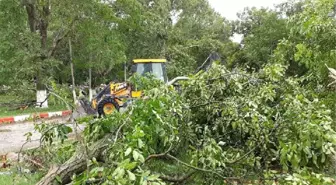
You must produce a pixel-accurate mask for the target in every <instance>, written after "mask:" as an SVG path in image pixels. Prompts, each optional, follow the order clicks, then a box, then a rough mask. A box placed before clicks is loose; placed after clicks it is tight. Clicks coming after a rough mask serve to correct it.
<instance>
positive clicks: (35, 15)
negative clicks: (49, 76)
mask: <svg viewBox="0 0 336 185" xmlns="http://www.w3.org/2000/svg"><path fill="white" fill-rule="evenodd" d="M22 2H23V4H24V6H25V9H26V12H27V17H28V25H29V28H30V31H31V32H32V33H36V31H37V29H39V31H40V40H41V51H42V52H41V54H40V59H41V61H39V62H41V63H43V62H44V61H45V59H47V39H48V25H49V22H48V17H49V15H50V0H47V1H46V2H45V4H44V5H43V6H42V10H41V11H39V8H38V7H37V6H38V5H37V4H36V2H35V1H29V0H26V1H22ZM36 70H37V71H36V106H37V107H48V101H47V91H46V88H45V86H44V84H43V82H42V80H41V79H42V74H41V73H42V69H41V68H40V67H39V66H37V68H36Z"/></svg>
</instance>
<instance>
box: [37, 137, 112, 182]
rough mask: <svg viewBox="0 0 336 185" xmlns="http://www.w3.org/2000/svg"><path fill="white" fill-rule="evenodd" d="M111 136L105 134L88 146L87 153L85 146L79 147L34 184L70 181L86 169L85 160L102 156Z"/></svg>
mask: <svg viewBox="0 0 336 185" xmlns="http://www.w3.org/2000/svg"><path fill="white" fill-rule="evenodd" d="M111 138H112V136H111V135H110V134H107V135H106V136H105V137H104V138H103V139H101V140H98V141H97V142H95V143H94V144H92V145H91V147H89V148H88V154H86V152H85V148H83V147H79V148H78V149H77V151H76V153H75V154H74V155H73V156H72V157H71V158H70V159H69V160H68V161H66V162H65V163H64V164H62V165H60V166H53V167H51V168H50V170H49V171H48V173H47V174H46V175H45V176H44V177H43V178H42V179H41V180H40V181H39V182H38V183H37V184H36V185H50V184H54V183H56V182H58V181H59V180H60V181H61V184H67V183H70V182H71V177H72V176H73V175H74V174H78V173H82V172H83V171H85V169H87V160H89V159H92V158H93V157H94V158H96V159H101V158H102V152H103V151H104V150H105V149H106V148H107V146H108V143H109V141H108V140H111Z"/></svg>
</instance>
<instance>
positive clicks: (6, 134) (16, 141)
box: [0, 117, 83, 156]
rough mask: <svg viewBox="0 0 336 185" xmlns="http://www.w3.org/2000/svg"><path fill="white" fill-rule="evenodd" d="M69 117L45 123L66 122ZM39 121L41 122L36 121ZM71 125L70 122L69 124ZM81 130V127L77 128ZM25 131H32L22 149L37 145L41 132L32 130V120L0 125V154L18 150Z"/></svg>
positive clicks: (24, 140)
mask: <svg viewBox="0 0 336 185" xmlns="http://www.w3.org/2000/svg"><path fill="white" fill-rule="evenodd" d="M68 120H69V117H63V118H57V119H52V120H47V121H45V122H46V123H50V124H55V123H67V122H68ZM38 123H41V122H37V124H38ZM70 125H72V124H70ZM78 129H79V130H82V129H83V127H82V126H81V128H78ZM27 132H32V134H33V135H32V137H31V140H32V141H31V142H29V143H27V144H25V146H24V149H30V148H35V147H37V146H39V139H40V137H41V134H40V133H38V132H36V131H35V130H34V123H33V122H25V123H15V124H8V125H0V156H1V155H5V154H7V153H8V152H18V151H20V149H21V147H22V145H23V144H24V143H26V136H24V135H25V134H26V133H27Z"/></svg>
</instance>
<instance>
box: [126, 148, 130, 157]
mask: <svg viewBox="0 0 336 185" xmlns="http://www.w3.org/2000/svg"><path fill="white" fill-rule="evenodd" d="M131 152H132V148H127V150H126V151H125V156H128V155H129V154H130V153H131Z"/></svg>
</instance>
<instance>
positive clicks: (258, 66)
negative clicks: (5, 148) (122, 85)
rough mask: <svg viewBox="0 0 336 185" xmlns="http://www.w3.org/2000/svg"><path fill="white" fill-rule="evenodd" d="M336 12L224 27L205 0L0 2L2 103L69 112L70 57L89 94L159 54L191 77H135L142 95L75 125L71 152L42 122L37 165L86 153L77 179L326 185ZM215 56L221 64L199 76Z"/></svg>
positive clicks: (260, 15)
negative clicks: (49, 105) (9, 100)
mask: <svg viewBox="0 0 336 185" xmlns="http://www.w3.org/2000/svg"><path fill="white" fill-rule="evenodd" d="M335 7H336V2H335V0H298V1H288V2H284V3H282V4H279V5H277V6H275V8H274V9H266V8H261V9H257V8H253V7H250V8H246V9H245V10H244V11H243V12H241V13H240V14H239V15H238V20H235V21H231V22H230V21H228V20H226V19H225V18H223V17H222V16H221V15H219V14H218V13H216V12H215V11H214V10H213V9H212V8H211V7H210V5H209V3H208V1H207V0H183V1H176V0H157V1H152V0H113V1H107V0H106V1H94V0H80V1H73V0H59V1H49V0H36V1H34V0H22V1H15V0H1V1H0V25H1V26H0V94H1V93H6V94H8V93H14V94H15V95H20V96H22V97H25V98H27V99H32V97H33V96H32V94H33V93H35V90H36V89H41V88H42V89H43V88H44V87H45V86H48V87H51V88H52V89H53V90H54V93H57V94H59V95H60V97H63V99H62V102H63V103H64V102H66V103H67V104H69V105H70V104H71V103H69V102H67V101H69V99H71V98H70V97H71V93H70V92H69V89H68V86H69V84H71V69H70V63H71V62H73V64H74V78H75V81H76V84H79V85H87V84H88V81H89V77H88V76H89V71H91V72H92V84H93V87H96V86H98V85H99V84H101V83H107V82H109V81H122V80H123V78H124V74H123V73H124V71H123V68H124V64H126V67H130V66H129V65H128V64H129V61H130V60H132V59H134V58H167V59H168V64H167V70H168V71H167V72H168V75H169V78H170V79H171V78H173V77H176V76H179V75H184V76H187V75H188V76H190V78H191V79H190V80H189V81H185V82H181V84H180V85H179V86H178V88H176V89H174V88H173V87H170V86H166V85H165V84H162V83H160V82H158V81H155V80H153V79H148V78H145V79H142V78H140V77H138V76H134V77H132V78H131V79H130V81H131V82H132V83H133V84H134V85H137V86H139V87H140V86H141V89H145V95H146V96H145V98H143V99H139V100H136V101H134V102H133V104H132V105H131V106H129V107H128V109H127V110H126V112H124V113H116V114H114V115H113V116H111V117H108V118H102V119H93V118H91V117H87V118H83V119H82V120H79V123H82V124H85V125H86V128H85V130H84V132H83V135H82V137H83V138H76V142H75V144H76V145H75V146H73V145H69V144H67V145H66V146H64V145H58V144H55V141H57V139H56V138H58V139H61V141H64V140H65V139H66V137H67V134H68V133H69V132H71V129H69V128H68V127H67V126H66V125H60V126H56V127H55V126H54V125H53V126H50V125H41V126H37V127H36V128H37V130H38V131H40V132H42V133H43V138H42V139H41V141H42V142H44V145H41V146H42V149H45V151H44V150H42V151H40V152H41V154H42V155H43V156H45V160H44V161H45V162H46V163H47V162H52V163H57V164H60V163H63V162H65V161H67V160H68V159H69V158H70V159H71V157H70V155H71V154H72V153H74V154H81V155H80V156H82V155H84V154H85V157H86V159H85V162H87V164H86V168H87V169H86V171H85V172H82V171H81V172H80V173H78V174H76V175H74V176H72V179H71V180H72V182H73V184H85V183H86V184H90V183H91V184H97V183H98V184H99V183H100V184H170V183H176V184H178V183H180V184H182V183H185V184H223V183H228V184H229V183H240V182H242V183H252V184H253V183H254V184H260V183H266V184H272V183H276V182H279V183H281V184H294V183H297V184H333V183H334V181H333V179H331V178H329V177H330V176H331V175H332V173H333V170H334V167H333V166H332V165H333V164H334V162H335V159H333V156H334V155H335V144H336V133H335V130H334V126H335V98H336V97H335V96H336V95H335V92H334V90H335V86H334V85H330V86H328V84H330V79H329V77H328V67H329V70H330V71H331V72H335V71H333V69H330V68H335V65H336V63H335V61H336V50H335V46H336V40H335V39H333V38H335V37H336V35H335V34H336V20H335V15H336V12H335V11H336V9H335ZM233 34H241V35H242V36H243V37H242V41H241V43H234V42H232V41H231V40H230V37H231V36H232V35H233ZM70 45H71V46H72V47H71V48H72V52H71V51H70ZM212 52H216V53H218V54H219V55H220V56H221V61H218V63H215V64H213V66H212V67H211V68H210V69H209V71H201V72H199V73H197V74H195V73H194V72H195V71H196V69H197V68H198V67H199V66H200V65H201V64H203V62H204V61H205V60H206V59H207V57H208V56H209V54H210V53H212ZM331 77H332V78H333V79H334V78H335V74H334V73H332V74H331ZM49 100H50V102H54V103H55V104H57V103H59V102H57V101H58V98H57V97H56V96H51V97H50V99H49ZM28 136H29V134H28ZM106 138H107V139H106ZM102 139H106V141H105V140H104V141H105V142H104V144H103V145H102V147H106V148H105V150H104V151H103V152H102V155H98V156H96V157H94V158H93V157H92V156H91V155H90V154H92V153H94V152H92V151H89V150H90V148H91V147H92V146H95V145H96V143H97V142H99V141H101V140H102ZM54 145H57V147H55V148H54ZM83 148H84V149H83ZM65 151H68V153H67V152H65ZM97 151H98V150H97ZM53 153H57V154H58V157H59V158H60V159H59V160H57V159H55V156H54V155H53ZM83 153H84V154H83ZM51 166H53V165H51ZM59 178H60V177H58V178H57V179H58V180H57V181H59V182H60V181H61V180H62V179H59ZM62 183H63V182H62Z"/></svg>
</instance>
